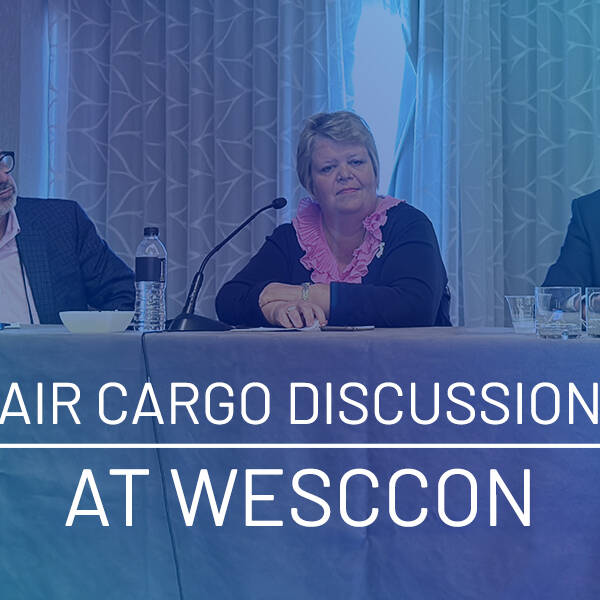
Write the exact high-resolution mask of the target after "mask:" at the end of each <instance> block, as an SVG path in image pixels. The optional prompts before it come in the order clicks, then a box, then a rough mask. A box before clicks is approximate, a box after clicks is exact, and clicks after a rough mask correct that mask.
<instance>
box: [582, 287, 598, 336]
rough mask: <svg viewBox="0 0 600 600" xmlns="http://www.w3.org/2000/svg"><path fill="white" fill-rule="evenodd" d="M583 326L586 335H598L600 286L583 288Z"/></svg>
mask: <svg viewBox="0 0 600 600" xmlns="http://www.w3.org/2000/svg"><path fill="white" fill-rule="evenodd" d="M585 328H586V331H587V334H588V335H591V336H592V337H600V287H586V288H585Z"/></svg>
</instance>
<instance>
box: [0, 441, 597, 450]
mask: <svg viewBox="0 0 600 600" xmlns="http://www.w3.org/2000/svg"><path fill="white" fill-rule="evenodd" d="M599 448H600V444H537V443H532V444H513V443H506V444H478V443H474V444H463V443H460V444H429V443H423V444H335V443H324V444H321V443H316V444H134V443H132V444H0V449H2V450H35V449H47V450H116V449H128V450H136V449H137V450H147V449H159V450H172V449H173V450H174V449H181V450H259V449H264V450H312V449H315V450H318V449H326V450H345V449H349V450H352V449H363V450H404V449H415V450H438V449H440V450H441V449H446V450H488V449H489V450H493V449H497V450H519V449H521V450H536V449H539V450H545V449H565V450H567V449H583V450H592V449H599Z"/></svg>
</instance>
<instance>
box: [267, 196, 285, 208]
mask: <svg viewBox="0 0 600 600" xmlns="http://www.w3.org/2000/svg"><path fill="white" fill-rule="evenodd" d="M286 204H287V200H286V199H285V198H275V200H273V202H271V206H272V207H273V208H276V209H278V210H279V209H280V208H283V207H284V206H285V205H286Z"/></svg>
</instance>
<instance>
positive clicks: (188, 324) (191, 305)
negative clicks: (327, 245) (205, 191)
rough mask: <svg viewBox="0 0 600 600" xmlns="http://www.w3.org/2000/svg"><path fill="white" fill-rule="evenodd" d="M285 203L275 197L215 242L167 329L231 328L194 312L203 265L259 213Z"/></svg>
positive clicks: (221, 329)
mask: <svg viewBox="0 0 600 600" xmlns="http://www.w3.org/2000/svg"><path fill="white" fill-rule="evenodd" d="M286 204H287V200H286V199H285V198H275V200H273V202H271V204H267V206H263V207H262V208H260V209H259V210H257V211H256V212H255V213H253V214H252V215H250V216H249V217H248V218H247V219H246V220H245V221H244V222H243V223H242V224H241V225H240V226H239V227H237V228H236V229H234V230H233V231H232V232H231V233H230V234H229V235H228V236H227V237H226V238H225V239H224V240H223V241H222V242H220V243H219V244H217V245H216V246H215V247H214V248H213V249H212V250H211V251H210V252H209V253H208V254H207V255H206V257H205V258H204V260H203V261H202V264H201V265H200V268H199V269H198V271H197V273H196V274H195V275H194V279H193V280H192V285H191V286H190V291H189V292H188V296H187V299H186V301H185V304H184V306H183V310H182V311H181V313H179V315H177V316H176V317H175V318H174V319H173V321H172V322H171V325H169V329H168V330H169V331H227V330H228V329H232V327H231V325H227V323H222V322H221V321H217V320H216V319H210V318H209V317H203V316H201V315H196V314H194V310H195V308H196V300H197V299H198V294H199V292H200V288H201V287H202V283H203V281H204V267H206V263H207V262H208V261H209V260H210V259H211V258H212V257H213V256H214V255H215V254H216V253H217V252H218V251H219V250H220V249H221V248H222V247H223V246H224V245H225V244H226V243H227V242H228V241H229V240H230V239H231V238H233V237H234V236H236V235H237V234H238V233H239V232H240V231H241V230H242V229H244V227H246V225H248V223H250V222H251V221H253V220H254V219H256V217H258V215H260V213H262V212H263V211H265V210H268V209H269V208H275V209H280V208H283V207H284V206H285V205H286Z"/></svg>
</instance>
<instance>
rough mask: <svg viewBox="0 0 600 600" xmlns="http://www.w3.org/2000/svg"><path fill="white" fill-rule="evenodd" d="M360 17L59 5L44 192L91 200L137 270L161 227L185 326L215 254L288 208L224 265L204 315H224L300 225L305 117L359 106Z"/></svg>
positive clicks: (278, 7)
mask: <svg viewBox="0 0 600 600" xmlns="http://www.w3.org/2000/svg"><path fill="white" fill-rule="evenodd" d="M359 16H360V0H350V1H346V0H344V1H342V0H339V1H334V0H283V1H279V2H275V1H273V0H214V1H213V0H143V1H142V0H140V1H138V0H136V1H133V0H95V1H94V2H89V1H87V0H48V5H47V24H48V44H49V66H50V68H49V76H48V84H47V86H48V89H47V95H46V97H44V98H42V99H41V100H40V102H41V106H42V109H43V110H46V111H47V114H48V127H47V131H48V137H47V139H45V140H43V141H42V144H41V145H40V148H47V160H48V161H49V167H48V169H47V172H48V183H47V187H44V186H40V188H41V190H42V192H44V195H46V193H47V195H50V196H54V197H66V198H71V199H75V200H77V201H78V202H80V204H81V205H82V206H83V207H84V208H85V209H86V211H87V212H88V214H89V215H90V216H91V218H92V219H93V220H94V222H95V223H96V224H97V225H98V227H99V230H100V232H101V234H102V235H103V236H104V237H105V238H106V239H107V241H108V242H109V243H110V245H111V246H112V247H113V248H114V249H115V251H116V252H117V253H118V254H119V255H120V256H121V257H122V258H123V259H124V260H125V261H126V262H128V263H129V264H133V256H134V253H135V248H136V245H137V243H138V242H139V240H140V239H141V237H142V230H143V227H144V226H145V225H155V226H158V227H159V228H160V232H161V234H160V235H161V238H162V239H163V241H164V242H165V244H166V246H167V250H168V254H169V262H168V266H169V270H168V297H169V303H168V313H169V316H174V315H175V314H176V313H177V312H178V310H179V309H180V307H181V305H182V303H183V300H184V299H185V296H186V293H187V288H188V285H189V282H190V281H191V278H192V276H193V273H194V272H195V270H196V269H197V268H198V267H199V264H200V262H201V261H202V259H203V258H204V256H205V255H206V253H207V252H208V251H209V249H210V248H211V247H212V246H214V245H215V244H216V243H218V242H219V241H220V240H221V239H222V238H224V237H225V236H226V235H227V234H228V233H229V232H230V231H231V230H232V229H233V228H234V227H235V226H236V225H237V224H239V223H240V222H241V221H242V220H243V219H244V218H245V217H246V216H247V215H248V214H249V213H250V212H252V211H253V210H255V209H257V208H259V207H261V206H263V205H265V204H267V203H269V202H270V201H271V200H272V199H273V198H275V197H277V196H286V197H287V198H288V200H289V201H290V205H289V207H288V209H286V210H285V211H280V213H281V214H273V213H267V214H266V215H262V216H261V217H259V219H258V220H257V221H256V222H255V223H254V225H253V226H252V227H251V228H249V229H247V230H246V231H245V232H243V233H242V234H241V235H240V236H239V237H238V238H236V240H234V242H233V243H232V244H231V245H229V246H228V247H226V248H224V249H223V250H222V251H221V252H220V253H219V254H218V255H217V256H216V257H215V259H214V260H213V261H212V262H211V263H210V264H209V265H208V268H207V271H206V273H205V275H206V280H205V284H204V288H203V292H202V294H201V296H200V298H199V302H198V307H197V309H198V312H200V313H202V314H205V315H209V316H210V315H214V307H213V302H214V296H215V294H216V291H217V290H218V287H219V286H220V285H221V283H222V282H223V281H224V280H226V279H227V278H229V277H231V276H232V275H233V274H234V273H235V272H236V271H237V270H238V269H239V268H241V267H242V266H243V264H244V263H245V262H246V261H247V260H248V258H249V256H250V254H251V253H252V252H254V251H256V249H257V248H258V247H259V246H260V245H261V243H262V241H263V240H264V236H265V235H266V234H268V233H269V232H270V231H271V230H272V229H273V227H274V225H275V224H276V221H277V222H281V221H285V220H289V218H290V217H291V214H292V213H293V212H294V209H295V204H296V202H297V200H298V198H299V197H300V194H301V192H300V189H299V186H298V183H297V178H296V175H295V146H296V138H297V134H298V130H299V127H300V126H301V124H302V121H303V119H304V118H305V117H307V116H308V115H310V114H312V113H314V112H317V111H321V110H335V109H340V108H344V107H349V106H351V104H352V88H351V82H350V70H351V62H352V44H353V35H354V31H355V30H356V25H357V21H358V18H359ZM42 95H43V94H42ZM40 152H41V150H40ZM41 160H42V161H43V158H42V159H41ZM21 190H23V186H21Z"/></svg>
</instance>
